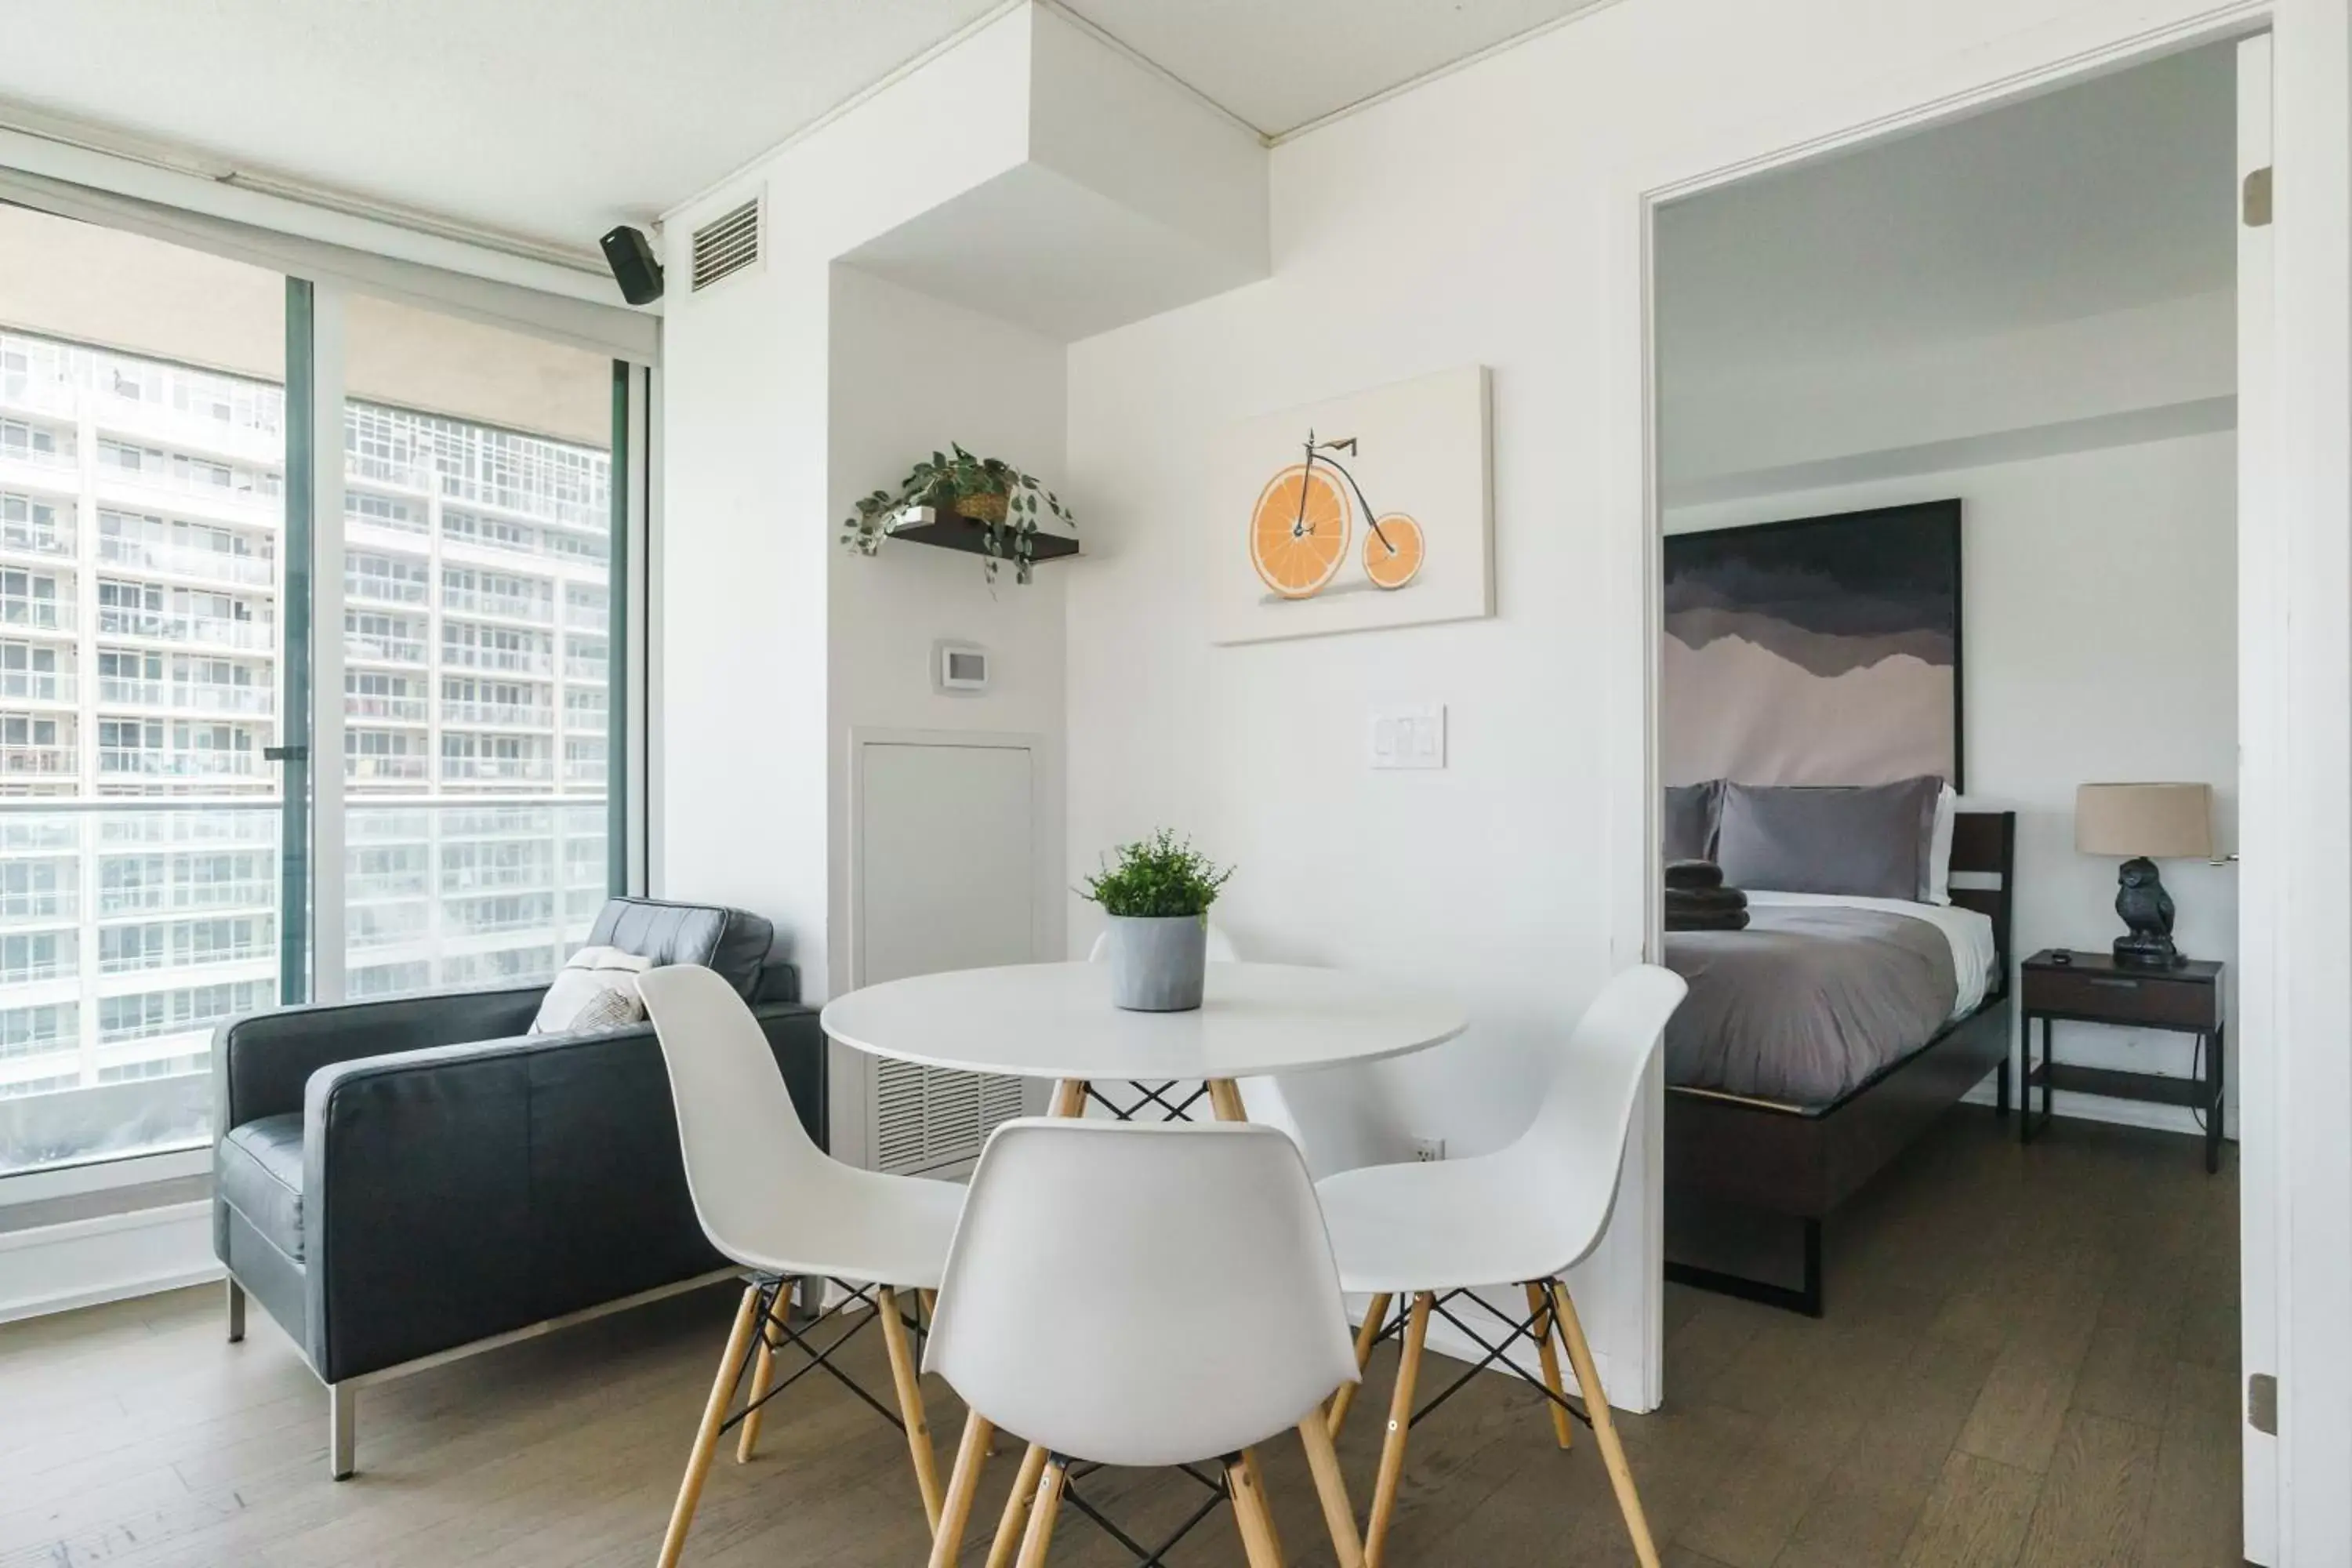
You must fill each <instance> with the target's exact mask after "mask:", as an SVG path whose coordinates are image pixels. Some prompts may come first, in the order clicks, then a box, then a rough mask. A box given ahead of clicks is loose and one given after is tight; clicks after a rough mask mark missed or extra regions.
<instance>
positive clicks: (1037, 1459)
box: [988, 1443, 1045, 1568]
mask: <svg viewBox="0 0 2352 1568" xmlns="http://www.w3.org/2000/svg"><path fill="white" fill-rule="evenodd" d="M1044 1474H1045V1449H1043V1448H1041V1447H1038V1446H1037V1445H1036V1444H1034V1443H1032V1444H1030V1445H1029V1447H1028V1450H1027V1452H1025V1453H1024V1454H1023V1455H1022V1456H1021V1473H1020V1474H1019V1475H1017V1476H1015V1477H1013V1489H1012V1490H1011V1491H1010V1492H1008V1493H1006V1494H1005V1498H1004V1514H1003V1518H1001V1519H999V1520H998V1521H996V1539H995V1541H993V1542H991V1543H990V1545H989V1548H988V1568H1013V1552H1016V1551H1018V1550H1019V1549H1020V1546H1021V1535H1022V1531H1024V1530H1025V1529H1026V1528H1027V1527H1028V1523H1029V1510H1030V1509H1031V1508H1032V1507H1034V1505H1035V1503H1036V1501H1037V1478H1038V1477H1039V1476H1042V1475H1044Z"/></svg>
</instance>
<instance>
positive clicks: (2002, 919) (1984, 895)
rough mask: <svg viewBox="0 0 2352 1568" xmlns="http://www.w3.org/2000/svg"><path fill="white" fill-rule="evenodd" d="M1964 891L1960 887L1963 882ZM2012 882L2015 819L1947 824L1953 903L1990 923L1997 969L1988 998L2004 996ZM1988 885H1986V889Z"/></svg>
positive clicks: (1968, 814)
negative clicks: (1948, 828)
mask: <svg viewBox="0 0 2352 1568" xmlns="http://www.w3.org/2000/svg"><path fill="white" fill-rule="evenodd" d="M1964 879H1965V880H1966V881H1967V882H1968V883H1969V886H1966V887H1963V886H1961V883H1962V881H1963V880H1964ZM2016 881H2017V813H2015V812H2013V811H1963V812H1959V813H1957V814H1955V815H1954V816H1953V818H1952V902H1954V903H1955V904H1958V906H1959V907H1960V908H1962V909H1964V910H1976V911H1977V913H1979V914H1980V915H1983V916H1984V917H1985V918H1986V919H1988V920H1990V921H1992V940H1993V946H1994V949H1995V950H1996V951H1997V952H1999V953H2000V972H1999V973H1996V974H1995V975H1994V976H1993V987H1992V992H1991V994H1992V995H1994V996H2006V995H2008V994H2009V967H2010V946H2009V932H2010V910H2011V907H2012V903H2013V895H2014V893H2015V890H2016ZM1987 884H1990V885H1987Z"/></svg>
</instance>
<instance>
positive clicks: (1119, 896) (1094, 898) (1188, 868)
mask: <svg viewBox="0 0 2352 1568" xmlns="http://www.w3.org/2000/svg"><path fill="white" fill-rule="evenodd" d="M1115 853H1116V855H1117V860H1116V862H1115V863H1111V864H1107V865H1105V866H1104V867H1103V868H1102V869H1101V870H1099V871H1097V872H1096V873H1095V874H1094V875H1093V876H1091V877H1089V878H1087V880H1086V884H1085V886H1083V887H1081V888H1079V889H1078V896H1079V897H1081V898H1083V899H1086V900H1088V901H1089V902H1092V903H1097V904H1100V905H1101V906H1102V907H1103V912H1104V913H1105V914H1111V915H1124V916H1128V917H1129V918H1133V919H1142V920H1151V919H1161V920H1164V919H1167V918H1169V917H1171V916H1175V915H1195V916H1198V917H1200V918H1202V919H1203V920H1205V919H1207V918H1208V913H1209V906H1210V905H1211V904H1213V903H1215V902H1216V901H1217V889H1220V888H1222V887H1223V886H1224V885H1225V883H1226V881H1227V880H1228V879H1230V878H1231V877H1232V876H1233V874H1234V868H1232V867H1230V866H1223V867H1220V866H1218V865H1216V864H1215V863H1214V862H1213V861H1212V860H1210V858H1208V857H1207V856H1205V855H1203V854H1202V853H1201V852H1200V851H1199V850H1197V849H1195V848H1193V847H1192V840H1191V839H1189V838H1179V837H1176V836H1175V835H1174V834H1173V833H1171V832H1170V831H1169V830H1168V829H1167V828H1165V827H1162V828H1160V829H1159V830H1158V831H1157V832H1155V833H1153V834H1152V836H1151V837H1149V838H1139V839H1138V840H1136V842H1134V843H1132V844H1122V845H1120V846H1119V847H1118V850H1117V851H1116V852H1115Z"/></svg>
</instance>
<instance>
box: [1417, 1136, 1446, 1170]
mask: <svg viewBox="0 0 2352 1568" xmlns="http://www.w3.org/2000/svg"><path fill="white" fill-rule="evenodd" d="M1412 1157H1413V1158H1414V1159H1415V1160H1416V1161H1418V1162H1420V1163H1422V1164H1424V1165H1426V1164H1428V1163H1431V1162H1433V1161H1436V1160H1443V1159H1444V1158H1445V1140H1444V1139H1443V1138H1416V1139H1414V1140H1413V1141H1412Z"/></svg>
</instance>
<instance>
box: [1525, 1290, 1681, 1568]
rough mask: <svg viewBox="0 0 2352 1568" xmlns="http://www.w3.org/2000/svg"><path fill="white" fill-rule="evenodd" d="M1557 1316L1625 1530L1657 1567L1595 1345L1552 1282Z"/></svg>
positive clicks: (1645, 1563) (1640, 1554)
mask: <svg viewBox="0 0 2352 1568" xmlns="http://www.w3.org/2000/svg"><path fill="white" fill-rule="evenodd" d="M1551 1299H1552V1305H1553V1310H1554V1315H1555V1316H1557V1317H1558V1318H1559V1337H1560V1340H1561V1342H1563V1343H1565V1344H1566V1345H1567V1346H1568V1364H1569V1365H1570V1367H1571V1368H1572V1369H1574V1371H1575V1373H1576V1386H1577V1388H1578V1390H1579V1391H1580V1392H1581V1393H1582V1394H1583V1395H1584V1413H1585V1414H1586V1415H1590V1416H1591V1418H1592V1436H1593V1440H1594V1441H1595V1442H1596V1443H1598V1444H1599V1445H1600V1446H1601V1460H1602V1462H1603V1463H1605V1464H1606V1465H1607V1466H1608V1467H1609V1484H1610V1485H1611V1486H1612V1487H1614V1488H1616V1489H1617V1509H1618V1511H1619V1512H1621V1513H1622V1514H1623V1515H1624V1516H1625V1533H1626V1534H1628V1535H1630V1536H1632V1537H1633V1555H1634V1556H1635V1557H1637V1558H1639V1559H1640V1560H1641V1563H1642V1568H1658V1548H1657V1545H1656V1543H1655V1542H1652V1541H1651V1539H1650V1521H1649V1520H1648V1519H1647V1518H1645V1517H1644V1516H1643V1512H1642V1497H1641V1494H1640V1493H1639V1492H1637V1491H1635V1490H1634V1489H1633V1466H1631V1465H1629V1464H1627V1463H1626V1462H1625V1445H1624V1444H1623V1443H1622V1442H1621V1441H1619V1440H1618V1436H1617V1423H1616V1420H1615V1419H1614V1418H1613V1417H1612V1415H1610V1414H1609V1396H1608V1395H1607V1394H1603V1393H1602V1392H1601V1374H1600V1373H1598V1372H1595V1371H1594V1370H1593V1367H1592V1347H1591V1345H1588V1344H1586V1343H1585V1342H1584V1325H1583V1324H1582V1323H1580V1322H1579V1321H1577V1318H1576V1303H1575V1302H1574V1301H1571V1300H1569V1296H1568V1287H1567V1286H1565V1285H1563V1284H1561V1283H1560V1282H1559V1280H1557V1279H1555V1280H1553V1281H1552V1286H1551Z"/></svg>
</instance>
